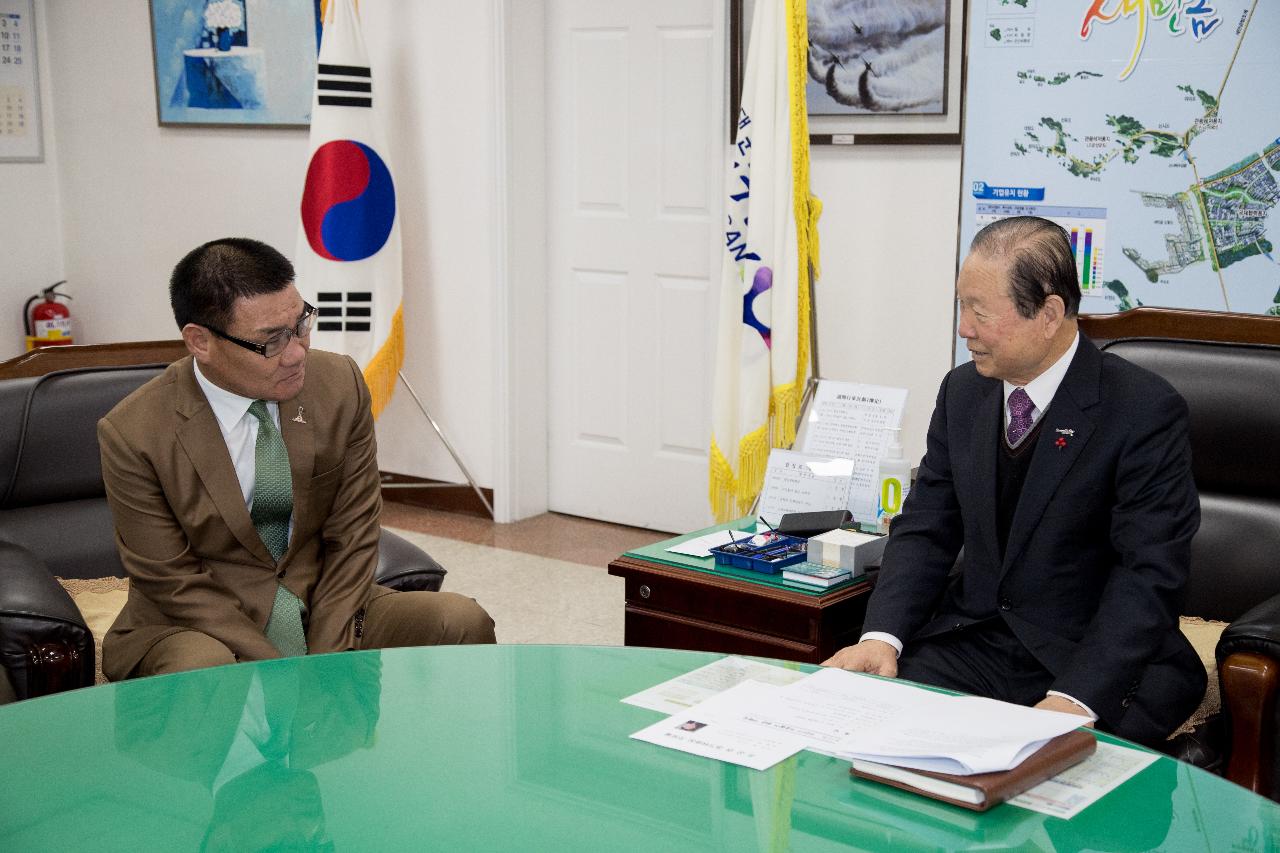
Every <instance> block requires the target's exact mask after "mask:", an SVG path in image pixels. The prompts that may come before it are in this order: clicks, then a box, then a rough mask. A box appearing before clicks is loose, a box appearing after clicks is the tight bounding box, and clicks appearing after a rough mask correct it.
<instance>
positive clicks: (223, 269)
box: [169, 237, 293, 331]
mask: <svg viewBox="0 0 1280 853" xmlns="http://www.w3.org/2000/svg"><path fill="white" fill-rule="evenodd" d="M292 282H293V264H291V263H289V259H288V258H286V257H285V256H284V255H282V254H280V253H279V252H277V251H276V250H275V249H273V248H271V247H270V246H268V245H267V244H266V243H263V242H260V241H258V240H250V239H249V238H248V237H227V238H225V239H222V240H214V241H212V242H209V243H205V244H204V245H203V246H201V247H199V248H198V249H192V250H191V251H190V252H188V253H187V256H186V257H185V258H183V259H182V260H180V261H178V265H177V266H176V267H174V268H173V275H172V276H170V278H169V304H170V305H172V306H173V319H174V320H176V321H177V323H178V328H179V329H181V328H182V327H183V326H186V325H187V324H188V323H195V324H197V325H200V326H210V327H213V328H215V329H218V330H220V331H226V329H227V326H228V325H229V324H230V323H231V306H232V305H234V304H235V301H236V300H237V299H238V298H240V297H241V296H247V297H253V296H262V295H264V294H267V293H277V292H279V291H281V290H284V289H285V288H286V287H288V286H289V285H290V283H292Z"/></svg>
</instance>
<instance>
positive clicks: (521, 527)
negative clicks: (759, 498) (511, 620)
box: [382, 501, 671, 569]
mask: <svg viewBox="0 0 1280 853" xmlns="http://www.w3.org/2000/svg"><path fill="white" fill-rule="evenodd" d="M382 523H383V524H384V525H386V526H388V527H399V528H402V529H404V530H416V531H418V532H419V533H428V534H430V535H432V536H442V537H445V538H447V539H457V540H460V541H462V542H471V543H474V544H477V545H489V546H492V547H494V548H502V549H504V550H507V551H519V552H521V553H524V554H534V555H537V556H539V557H550V558H552V559H556V560H564V561H566V562H571V563H581V564H583V565H587V566H598V567H599V568H601V569H604V568H606V567H607V566H608V565H609V561H610V560H613V559H614V558H615V557H617V556H618V555H619V554H621V553H622V552H624V551H628V550H630V549H632V548H636V547H639V546H641V545H648V544H650V543H652V542H658V541H660V540H662V539H668V538H670V536H671V534H669V533H659V532H657V531H654V530H643V529H641V528H638V527H624V526H622V525H619V524H609V523H607V522H603V521H593V520H591V519H586V518H578V517H577V516H572V515H560V514H559V513H554V512H549V513H544V514H542V515H538V516H534V517H533V518H526V519H525V520H523V521H517V522H514V523H511V524H496V523H494V522H493V521H490V520H489V519H487V518H478V517H476V516H474V515H464V514H462V513H453V512H445V511H443V510H437V509H426V508H424V507H417V506H411V505H409V504H403V503H397V502H393V501H383V504H382Z"/></svg>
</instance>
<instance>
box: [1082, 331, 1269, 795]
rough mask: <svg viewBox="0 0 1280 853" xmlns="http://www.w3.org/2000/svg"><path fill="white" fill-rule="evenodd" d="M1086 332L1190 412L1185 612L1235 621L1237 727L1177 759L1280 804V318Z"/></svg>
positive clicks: (1228, 644) (1188, 747)
mask: <svg viewBox="0 0 1280 853" xmlns="http://www.w3.org/2000/svg"><path fill="white" fill-rule="evenodd" d="M1081 329H1082V330H1083V331H1084V332H1085V334H1087V335H1089V336H1090V337H1091V338H1093V339H1094V341H1095V342H1097V343H1098V344H1099V345H1100V346H1101V347H1102V348H1103V349H1104V350H1106V351H1108V352H1111V353H1114V354H1116V355H1119V356H1121V357H1123V358H1125V359H1128V360H1129V361H1131V362H1133V363H1135V364H1138V365H1141V366H1142V367H1145V368H1147V369H1148V370H1151V371H1154V372H1155V373H1158V374H1160V375H1161V376H1163V377H1164V378H1165V379H1166V380H1168V381H1169V383H1170V384H1172V385H1173V386H1174V388H1176V389H1177V390H1178V392H1179V393H1180V394H1181V395H1182V396H1183V398H1184V399H1185V400H1186V401H1187V405H1188V407H1189V409H1190V415H1191V454H1192V467H1193V471H1194V475H1195V480H1196V487H1197V489H1198V491H1199V493H1200V512H1201V522H1200V530H1199V532H1198V533H1197V534H1196V537H1195V539H1194V540H1193V541H1192V546H1191V580H1190V583H1189V585H1188V589H1187V602H1186V606H1185V608H1184V614H1185V615H1188V616H1199V617H1201V618H1204V619H1209V620H1216V621H1225V622H1229V623H1230V625H1229V626H1228V627H1227V628H1226V629H1225V630H1224V632H1223V634H1222V637H1221V639H1220V640H1219V642H1218V646H1217V650H1216V658H1217V663H1218V673H1219V681H1220V685H1221V689H1222V699H1223V722H1224V723H1225V725H1223V724H1220V725H1217V726H1212V725H1211V726H1209V727H1208V733H1207V736H1205V737H1200V738H1197V739H1194V740H1193V741H1191V742H1184V743H1182V744H1179V745H1177V746H1178V747H1180V748H1181V751H1180V750H1179V749H1178V748H1175V749H1173V750H1171V751H1172V752H1174V753H1175V757H1179V758H1184V759H1187V760H1191V761H1192V762H1193V763H1198V764H1209V765H1213V764H1214V763H1215V762H1216V763H1221V764H1225V775H1226V776H1227V777H1228V778H1229V779H1231V780H1232V781H1235V782H1237V783H1239V784H1241V785H1243V786H1245V787H1247V788H1250V789H1251V790H1254V791H1256V792H1258V793H1261V794H1264V795H1271V794H1272V793H1273V778H1274V776H1275V767H1274V766H1273V765H1274V761H1275V748H1274V745H1275V740H1276V736H1277V731H1280V730H1278V729H1277V720H1276V701H1275V697H1276V690H1277V685H1278V683H1280V405H1277V396H1276V395H1277V390H1278V389H1280V317H1276V318H1272V317H1259V316H1254V315H1242V314H1223V313H1211V312H1197V311H1177V310H1171V309H1159V308H1139V309H1135V310H1132V311H1128V312H1125V313H1123V314H1117V315H1110V316H1106V317H1102V316H1098V317H1082V318H1081ZM1224 759H1225V760H1224Z"/></svg>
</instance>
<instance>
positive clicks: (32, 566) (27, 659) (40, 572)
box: [0, 542, 93, 699]
mask: <svg viewBox="0 0 1280 853" xmlns="http://www.w3.org/2000/svg"><path fill="white" fill-rule="evenodd" d="M0 666H3V667H4V669H5V670H6V671H7V672H8V675H9V681H10V682H11V683H12V685H13V690H14V693H15V694H17V697H18V698H19V699H29V698H32V697H35V696H44V695H46V694H49V693H58V692H61V691H63V690H71V689H74V688H76V687H87V686H89V685H91V684H93V635H92V634H91V633H90V632H89V629H88V627H87V626H86V625H85V624H84V619H83V618H82V617H81V615H80V611H79V610H77V609H76V606H75V603H74V602H72V600H71V597H70V596H69V595H67V593H66V591H65V590H63V588H62V587H61V586H60V585H59V584H58V582H57V581H56V580H55V579H54V577H53V575H52V574H50V572H49V570H48V568H46V567H45V565H44V563H43V562H41V560H40V559H39V558H38V557H36V556H35V555H34V554H32V553H31V552H30V551H28V550H26V549H25V548H21V547H19V546H17V545H14V544H11V543H8V542H0Z"/></svg>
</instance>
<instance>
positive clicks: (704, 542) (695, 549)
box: [666, 524, 768, 557]
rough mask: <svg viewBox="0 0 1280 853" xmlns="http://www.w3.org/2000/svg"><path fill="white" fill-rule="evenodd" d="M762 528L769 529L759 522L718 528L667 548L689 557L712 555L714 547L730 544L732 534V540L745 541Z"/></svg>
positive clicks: (673, 552)
mask: <svg viewBox="0 0 1280 853" xmlns="http://www.w3.org/2000/svg"><path fill="white" fill-rule="evenodd" d="M762 530H768V528H767V527H764V526H763V525H760V524H757V525H754V526H752V527H748V528H747V529H746V530H717V531H716V532H715V533H707V534H704V535H702V536H698V537H696V538H694V539H686V540H685V541H683V542H681V543H680V544H679V545H672V546H671V547H670V548H667V549H666V550H667V551H670V552H671V553H672V554H684V555H685V556H687V557H710V556H711V549H712V548H718V547H720V546H721V545H728V544H729V542H730V541H731V540H730V534H733V538H732V541H735V542H743V541H746V540H749V539H750V538H751V537H752V536H754V535H755V534H757V533H759V532H760V531H762Z"/></svg>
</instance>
